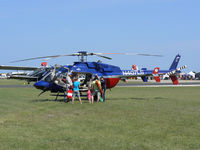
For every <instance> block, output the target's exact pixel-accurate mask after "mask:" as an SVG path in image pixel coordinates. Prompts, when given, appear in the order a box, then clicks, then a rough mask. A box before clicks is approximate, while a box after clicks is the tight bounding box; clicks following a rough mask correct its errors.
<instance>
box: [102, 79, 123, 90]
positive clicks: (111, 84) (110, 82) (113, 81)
mask: <svg viewBox="0 0 200 150" xmlns="http://www.w3.org/2000/svg"><path fill="white" fill-rule="evenodd" d="M104 80H105V81H106V88H107V89H110V88H113V87H115V86H116V85H117V83H118V82H119V80H120V78H104Z"/></svg>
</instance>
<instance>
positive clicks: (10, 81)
mask: <svg viewBox="0 0 200 150" xmlns="http://www.w3.org/2000/svg"><path fill="white" fill-rule="evenodd" d="M24 83H25V84H27V82H26V81H24V80H15V79H0V85H24ZM31 83H33V82H31Z"/></svg>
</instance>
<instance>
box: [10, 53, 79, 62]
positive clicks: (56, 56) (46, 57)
mask: <svg viewBox="0 0 200 150" xmlns="http://www.w3.org/2000/svg"><path fill="white" fill-rule="evenodd" d="M64 56H78V53H74V54H69V55H52V56H43V57H33V58H28V59H21V60H15V61H11V62H10V63H15V62H22V61H29V60H36V59H54V58H58V57H64Z"/></svg>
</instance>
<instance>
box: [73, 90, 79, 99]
mask: <svg viewBox="0 0 200 150" xmlns="http://www.w3.org/2000/svg"><path fill="white" fill-rule="evenodd" d="M75 96H77V97H80V92H79V91H73V95H72V97H73V98H74V97H75Z"/></svg>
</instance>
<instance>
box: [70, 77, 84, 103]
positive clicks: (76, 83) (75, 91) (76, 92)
mask: <svg viewBox="0 0 200 150" xmlns="http://www.w3.org/2000/svg"><path fill="white" fill-rule="evenodd" d="M79 86H80V82H79V81H78V79H77V78H75V81H74V83H73V95H72V104H74V98H75V96H77V97H78V99H79V101H80V103H81V104H82V101H81V97H80V92H79Z"/></svg>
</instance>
